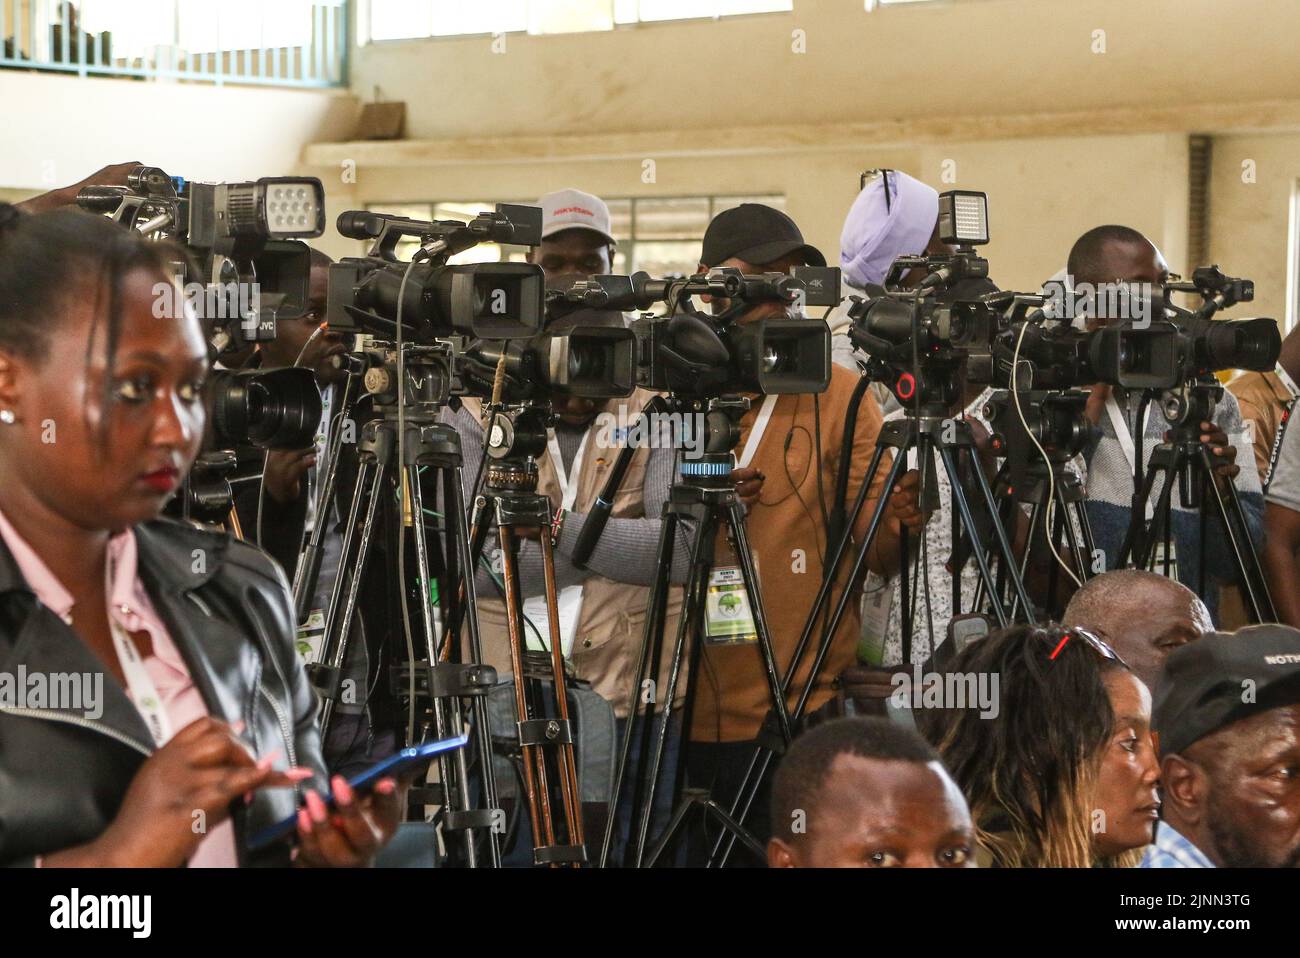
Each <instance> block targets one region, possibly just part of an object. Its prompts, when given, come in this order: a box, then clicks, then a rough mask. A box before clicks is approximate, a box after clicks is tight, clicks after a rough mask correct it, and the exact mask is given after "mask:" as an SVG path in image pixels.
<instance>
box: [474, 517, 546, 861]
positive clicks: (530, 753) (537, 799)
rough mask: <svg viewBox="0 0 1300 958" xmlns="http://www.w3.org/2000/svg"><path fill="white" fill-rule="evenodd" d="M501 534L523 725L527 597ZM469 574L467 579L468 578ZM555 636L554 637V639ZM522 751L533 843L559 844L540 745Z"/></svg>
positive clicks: (508, 533) (503, 530) (505, 530)
mask: <svg viewBox="0 0 1300 958" xmlns="http://www.w3.org/2000/svg"><path fill="white" fill-rule="evenodd" d="M497 533H498V535H499V537H500V544H501V555H502V559H503V560H504V573H505V574H504V575H503V576H502V578H503V579H504V584H505V593H506V627H507V631H508V632H509V634H510V664H511V667H512V669H513V670H514V674H515V712H516V714H517V715H518V717H519V721H520V722H526V721H528V720H529V719H531V718H532V715H530V714H529V710H528V696H527V695H526V694H525V692H524V682H525V681H526V680H525V678H524V655H523V650H524V630H523V614H524V613H523V598H522V596H521V595H520V593H519V580H518V578H517V576H516V570H515V561H514V556H515V553H514V545H515V543H514V532H513V531H512V530H511V529H510V528H509V527H508V526H504V525H502V526H498V529H497ZM468 577H469V576H468V574H467V575H466V578H468ZM554 638H555V637H552V640H554ZM520 750H521V751H522V752H523V766H524V797H525V801H527V803H528V816H529V821H530V822H531V823H532V826H533V843H534V846H536V845H538V844H542V843H544V844H546V845H553V844H555V835H554V833H553V830H552V828H551V821H550V800H549V798H548V797H547V795H546V794H545V788H546V781H545V771H544V770H543V772H542V774H541V776H540V777H541V778H542V781H541V782H540V783H539V782H538V778H539V775H538V771H537V768H536V764H535V763H536V761H537V759H538V758H539V757H540V756H538V755H537V752H538V747H537V746H536V745H521V746H520ZM543 806H544V810H545V813H546V815H545V818H546V822H545V831H543V824H542V819H543Z"/></svg>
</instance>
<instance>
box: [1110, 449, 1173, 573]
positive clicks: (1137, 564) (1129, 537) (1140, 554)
mask: <svg viewBox="0 0 1300 958" xmlns="http://www.w3.org/2000/svg"><path fill="white" fill-rule="evenodd" d="M1158 471H1159V469H1158V467H1157V466H1156V464H1155V463H1154V462H1153V463H1152V465H1151V468H1149V469H1147V471H1146V474H1145V475H1144V476H1143V477H1142V488H1141V489H1139V490H1138V492H1137V494H1136V495H1135V496H1134V497H1133V504H1132V506H1131V508H1130V511H1129V523H1128V531H1127V532H1126V533H1125V534H1124V543H1123V544H1122V545H1121V546H1120V549H1119V561H1118V562H1117V563H1116V565H1115V568H1117V569H1122V568H1124V567H1125V566H1126V565H1128V562H1129V558H1130V557H1132V560H1133V568H1135V569H1145V568H1146V567H1147V557H1148V556H1149V555H1150V552H1151V538H1150V537H1151V533H1152V531H1154V530H1151V529H1148V528H1147V525H1146V509H1147V503H1149V502H1150V501H1151V492H1152V490H1153V489H1155V484H1156V474H1157V472H1158ZM1168 492H1169V484H1168V482H1166V483H1165V487H1164V488H1162V489H1161V490H1160V495H1161V497H1162V498H1163V497H1164V496H1165V495H1166V494H1167V493H1168Z"/></svg>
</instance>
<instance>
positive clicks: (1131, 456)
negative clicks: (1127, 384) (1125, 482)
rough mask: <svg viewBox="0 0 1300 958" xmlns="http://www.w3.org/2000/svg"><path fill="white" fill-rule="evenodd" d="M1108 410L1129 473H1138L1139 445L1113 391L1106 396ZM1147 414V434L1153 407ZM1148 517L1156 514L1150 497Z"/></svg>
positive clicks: (1143, 433) (1143, 427)
mask: <svg viewBox="0 0 1300 958" xmlns="http://www.w3.org/2000/svg"><path fill="white" fill-rule="evenodd" d="M1106 412H1107V414H1108V415H1109V416H1110V422H1111V425H1112V426H1114V427H1115V438H1116V439H1118V440H1119V446H1120V448H1121V449H1123V450H1124V458H1125V459H1127V460H1128V468H1129V475H1135V474H1136V473H1137V447H1136V446H1135V445H1134V444H1133V436H1132V434H1131V433H1130V432H1129V430H1128V420H1127V419H1125V418H1124V413H1122V412H1121V411H1120V408H1119V403H1117V402H1116V401H1115V396H1114V394H1113V393H1112V394H1111V395H1109V396H1107V397H1106ZM1145 413H1146V414H1145V415H1144V416H1143V417H1142V425H1141V427H1140V428H1141V429H1142V433H1141V434H1142V435H1143V436H1146V434H1147V422H1148V420H1150V418H1151V407H1150V406H1147V407H1146V410H1145ZM1144 465H1145V463H1144ZM1146 511H1147V519H1151V518H1153V517H1154V516H1155V507H1154V506H1152V504H1151V500H1150V498H1148V499H1147V510H1146Z"/></svg>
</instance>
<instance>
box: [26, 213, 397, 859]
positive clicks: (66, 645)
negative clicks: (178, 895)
mask: <svg viewBox="0 0 1300 958" xmlns="http://www.w3.org/2000/svg"><path fill="white" fill-rule="evenodd" d="M180 255H183V254H182V253H181V251H179V250H176V249H174V248H171V247H169V246H168V245H166V244H157V243H149V242H146V241H145V240H144V239H142V238H141V236H140V235H139V234H138V233H135V232H134V231H131V230H126V229H123V228H122V227H120V226H118V225H115V224H113V223H111V222H110V221H109V220H107V219H105V218H103V217H98V216H93V215H91V214H88V213H82V212H79V211H75V210H59V211H55V212H49V213H42V214H38V215H27V214H23V213H20V212H19V211H18V210H17V209H16V208H14V207H12V206H9V205H7V204H0V683H2V682H3V680H4V679H5V678H6V677H8V678H9V691H8V694H0V864H9V865H32V864H35V865H42V866H49V867H53V866H64V865H110V866H113V865H148V866H164V867H166V866H177V865H182V864H187V863H188V864H191V865H257V864H288V863H289V862H290V861H291V860H292V861H294V862H296V863H297V864H301V865H358V864H366V863H369V862H370V861H371V860H372V859H373V857H374V855H375V853H376V851H377V850H378V849H379V848H380V847H381V846H382V844H383V843H384V842H386V841H387V839H388V838H389V837H390V836H391V834H392V832H393V831H394V829H395V828H396V823H397V821H398V815H399V811H400V797H399V790H398V787H397V784H396V783H395V782H393V781H392V780H384V781H381V782H380V783H379V784H378V785H377V786H376V789H375V793H374V794H373V795H371V796H368V797H366V798H364V799H362V798H360V797H358V796H356V795H354V794H352V793H351V791H350V790H349V789H348V787H347V785H346V783H345V782H342V780H339V779H336V780H335V781H334V782H333V783H332V791H333V795H334V798H335V802H336V805H335V808H334V810H333V811H332V812H331V811H330V810H329V809H328V807H327V805H326V803H325V801H324V800H323V799H322V798H321V795H320V794H319V793H318V791H316V790H324V789H325V788H326V779H325V772H324V768H323V766H322V763H321V757H320V743H319V736H318V732H317V726H316V721H315V706H316V702H315V696H314V695H313V693H312V690H311V688H310V686H309V685H308V684H307V681H306V678H305V676H304V673H303V671H302V667H301V665H300V663H299V662H298V659H297V655H296V653H295V651H294V649H293V644H292V633H293V618H292V614H291V611H290V604H289V598H288V592H287V588H286V584H285V580H284V575H283V573H281V572H280V571H279V569H278V567H277V566H275V565H274V564H273V563H272V562H270V560H269V559H267V557H266V556H265V555H263V554H262V553H261V552H259V551H258V550H256V549H254V548H252V547H251V546H248V545H246V544H244V543H242V542H240V541H238V540H234V539H232V538H230V537H228V536H226V535H224V534H217V533H214V532H209V531H204V530H200V529H198V528H195V527H192V526H189V525H185V524H182V523H177V522H172V521H168V520H161V519H159V518H158V516H159V513H160V511H161V509H162V507H163V505H164V503H165V502H166V501H167V500H168V498H169V497H170V496H171V495H172V494H173V493H174V492H175V491H176V489H177V488H178V486H179V485H180V483H181V481H182V480H183V479H184V476H185V473H186V471H187V470H188V469H189V467H190V465H191V463H192V462H193V460H194V457H195V455H196V454H197V452H198V447H199V443H200V441H201V438H202V435H203V423H204V404H203V398H202V393H203V383H204V378H205V376H206V374H207V367H208V358H207V351H206V346H205V343H204V340H203V337H202V334H201V332H200V329H199V324H198V322H197V320H196V319H195V318H194V317H193V316H192V315H189V314H186V313H183V312H182V313H180V314H179V315H176V314H172V313H171V306H170V304H172V303H177V304H179V303H180V302H181V301H182V300H183V297H181V296H180V295H179V293H178V292H177V291H175V290H172V289H168V285H167V284H169V283H171V282H172V279H171V276H172V270H171V267H170V266H169V262H168V261H169V260H175V259H177V258H179V256H180ZM168 292H176V295H171V296H168V295H162V294H164V293H168ZM16 679H17V680H18V681H20V682H22V683H23V684H24V688H23V689H22V690H21V691H18V692H16V690H15V680H16ZM3 689H4V685H3V684H0V691H3ZM74 692H75V693H76V694H74ZM300 794H301V795H303V796H304V798H305V807H304V808H302V809H301V810H299V808H298V806H299V802H298V796H299V795H300ZM295 811H297V817H298V831H297V834H298V839H299V842H298V847H297V850H296V851H293V852H291V850H290V847H289V845H288V844H287V843H282V844H279V845H276V846H273V847H271V848H269V849H268V850H265V851H260V852H253V851H250V850H249V847H248V839H249V837H250V836H252V835H253V834H255V833H256V832H257V831H258V830H260V829H262V828H264V827H266V826H268V825H272V824H274V823H275V822H277V821H279V820H281V819H284V818H287V817H289V816H292V815H294V814H295Z"/></svg>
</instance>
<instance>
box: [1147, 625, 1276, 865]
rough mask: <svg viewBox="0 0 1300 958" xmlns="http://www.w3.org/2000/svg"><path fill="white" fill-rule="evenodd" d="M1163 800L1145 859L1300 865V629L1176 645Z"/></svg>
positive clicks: (1162, 700)
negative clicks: (1159, 816)
mask: <svg viewBox="0 0 1300 958" xmlns="http://www.w3.org/2000/svg"><path fill="white" fill-rule="evenodd" d="M1152 724H1153V726H1154V728H1155V732H1156V734H1157V735H1158V736H1159V745H1160V755H1161V762H1160V778H1161V782H1162V785H1163V794H1164V808H1163V814H1162V820H1161V822H1160V824H1159V826H1158V827H1157V829H1156V842H1155V844H1154V845H1152V846H1151V847H1150V848H1149V849H1148V850H1147V854H1146V857H1145V858H1144V859H1143V860H1142V867H1144V868H1216V867H1217V868H1242V867H1265V868H1288V867H1290V868H1293V867H1295V866H1296V865H1300V631H1298V630H1296V629H1293V628H1290V627H1289V626H1284V625H1256V626H1251V627H1249V628H1245V629H1239V630H1238V631H1236V632H1234V633H1231V634H1225V633H1220V632H1216V633H1213V634H1211V635H1207V636H1205V637H1204V638H1201V639H1198V640H1197V641H1196V642H1192V643H1191V644H1189V645H1185V646H1183V647H1182V648H1180V649H1176V650H1175V651H1174V652H1173V653H1172V654H1170V656H1169V658H1168V659H1167V660H1166V661H1165V666H1164V669H1163V670H1162V671H1161V673H1160V680H1159V683H1158V685H1157V688H1156V695H1155V707H1154V709H1153V713H1152Z"/></svg>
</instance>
